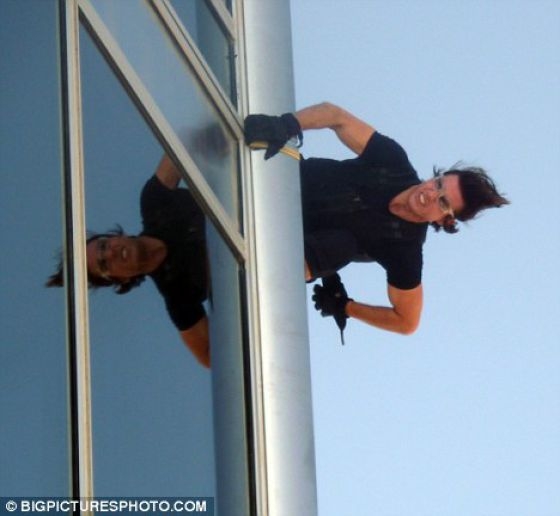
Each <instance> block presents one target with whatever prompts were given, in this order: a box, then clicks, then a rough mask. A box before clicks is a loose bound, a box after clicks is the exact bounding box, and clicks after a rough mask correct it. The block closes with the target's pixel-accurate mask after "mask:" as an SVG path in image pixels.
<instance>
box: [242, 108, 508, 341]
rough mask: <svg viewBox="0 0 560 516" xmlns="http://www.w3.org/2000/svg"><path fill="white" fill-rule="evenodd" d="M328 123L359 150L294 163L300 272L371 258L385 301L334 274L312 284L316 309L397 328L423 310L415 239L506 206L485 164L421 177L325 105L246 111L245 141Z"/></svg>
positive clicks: (399, 153)
mask: <svg viewBox="0 0 560 516" xmlns="http://www.w3.org/2000/svg"><path fill="white" fill-rule="evenodd" d="M326 128H328V129H331V130H333V131H334V132H335V134H336V136H337V137H338V138H339V139H340V141H341V142H342V143H343V144H345V145H346V146H347V147H349V148H350V149H351V150H352V151H353V152H355V153H356V154H357V158H354V159H350V160H345V161H336V160H325V159H307V160H303V161H301V162H300V163H301V164H300V176H301V186H302V208H303V223H304V239H305V261H306V263H305V276H306V279H307V280H314V279H316V278H318V277H327V278H332V275H333V273H335V272H336V271H337V270H339V269H340V268H342V267H343V266H344V265H346V264H347V263H350V262H358V261H368V262H373V261H375V262H377V263H379V264H380V265H381V266H382V267H383V268H384V269H385V270H386V272H387V291H388V297H389V306H371V305H368V304H365V303H360V302H357V301H354V300H353V299H350V298H349V297H348V295H347V294H346V291H345V289H344V287H343V286H342V284H341V283H340V282H338V283H336V282H334V283H333V282H332V281H330V282H329V286H327V285H326V284H324V286H323V287H320V286H316V287H315V296H314V300H315V301H316V308H318V309H319V310H321V312H322V313H323V315H331V316H334V317H335V319H336V320H337V322H339V321H341V320H342V321H343V324H344V323H345V319H346V318H348V317H353V318H356V319H359V320H361V321H363V322H366V323H368V324H371V325H373V326H376V327H378V328H381V329H384V330H388V331H393V332H397V333H402V334H410V333H412V332H414V331H415V330H416V328H417V327H418V324H419V322H420V315H421V312H422V276H421V272H422V246H423V244H424V240H425V235H426V229H427V226H428V224H432V225H433V226H434V227H435V229H436V230H439V229H440V228H443V229H444V230H445V231H446V232H448V233H454V232H456V231H457V229H456V220H461V221H466V220H469V219H471V218H473V217H474V216H475V215H476V214H477V213H478V212H479V211H480V210H482V209H485V208H489V207H499V206H501V205H504V204H508V201H507V199H505V198H504V197H503V196H501V195H500V194H499V193H498V192H497V190H496V187H495V185H494V183H493V181H492V180H491V179H490V178H489V177H488V175H487V174H486V173H485V172H484V170H482V169H480V168H474V167H471V168H455V169H452V170H448V171H446V172H445V173H443V175H441V173H440V172H439V171H438V172H437V173H436V174H435V177H434V178H433V179H430V180H428V181H420V179H419V178H418V175H417V173H416V171H415V170H414V169H413V167H412V166H411V164H410V162H409V160H408V157H407V155H406V153H405V151H404V150H403V149H402V147H401V146H400V145H399V144H397V143H396V142H395V141H393V140H391V139H390V138H387V137H386V136H383V135H382V134H380V133H378V132H377V131H376V130H375V128H374V127H372V126H371V125H369V124H367V123H365V122H363V121H362V120H360V119H358V118H356V117H355V116H354V115H352V114H351V113H348V112H347V111H345V110H344V109H342V108H340V107H338V106H335V105H333V104H330V103H327V102H325V103H322V104H318V105H315V106H311V107H308V108H305V109H302V110H300V111H298V112H296V113H295V114H290V113H286V114H284V115H281V116H279V117H275V116H268V115H249V116H248V117H247V118H246V120H245V140H246V142H247V144H249V145H251V144H254V143H255V142H265V143H266V144H267V151H266V154H265V159H269V158H270V157H272V156H274V155H275V154H276V153H277V152H278V151H279V150H280V149H281V148H282V147H283V146H284V145H285V144H286V142H287V141H288V140H290V139H291V138H293V137H296V138H298V139H299V140H300V143H302V142H303V133H302V131H306V130H311V129H326ZM339 325H340V323H339Z"/></svg>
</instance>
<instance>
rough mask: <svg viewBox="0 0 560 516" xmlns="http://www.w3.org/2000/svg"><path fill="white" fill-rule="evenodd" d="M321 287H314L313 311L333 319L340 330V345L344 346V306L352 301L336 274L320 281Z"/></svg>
mask: <svg viewBox="0 0 560 516" xmlns="http://www.w3.org/2000/svg"><path fill="white" fill-rule="evenodd" d="M322 282H323V286H322V287H321V286H320V285H315V287H314V288H313V292H314V294H313V297H312V298H311V299H312V300H313V301H314V302H315V309H316V310H318V311H320V312H321V315H322V316H323V317H329V316H332V317H334V320H335V322H336V325H337V326H338V327H339V328H340V336H341V339H342V344H344V328H346V320H347V319H348V316H347V315H346V304H347V303H348V301H352V299H350V298H349V297H348V294H347V293H346V289H345V288H344V284H343V283H342V281H340V276H339V275H338V274H333V275H331V276H327V277H326V278H323V280H322Z"/></svg>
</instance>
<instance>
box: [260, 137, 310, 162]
mask: <svg viewBox="0 0 560 516" xmlns="http://www.w3.org/2000/svg"><path fill="white" fill-rule="evenodd" d="M249 148H251V149H267V148H268V143H266V142H261V141H258V142H253V143H251V144H250V145H249ZM280 152H281V153H282V154H285V155H286V156H289V157H290V158H293V159H295V160H297V161H299V160H300V159H301V154H300V153H299V151H298V150H297V149H294V148H293V147H289V146H288V145H284V147H282V148H281V149H280Z"/></svg>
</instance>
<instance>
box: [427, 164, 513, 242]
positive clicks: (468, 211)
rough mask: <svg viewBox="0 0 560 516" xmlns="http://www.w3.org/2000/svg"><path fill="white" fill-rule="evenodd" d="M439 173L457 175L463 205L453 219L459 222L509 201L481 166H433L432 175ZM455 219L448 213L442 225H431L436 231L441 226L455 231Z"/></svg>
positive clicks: (449, 230)
mask: <svg viewBox="0 0 560 516" xmlns="http://www.w3.org/2000/svg"><path fill="white" fill-rule="evenodd" d="M441 175H444V176H449V175H456V176H458V177H459V188H460V189H461V195H462V196H463V201H464V203H465V205H464V207H463V209H462V210H461V211H459V212H457V213H455V219H457V220H460V221H461V222H466V221H467V220H472V219H474V218H475V217H476V215H477V214H478V213H479V212H481V211H482V210H485V209H487V208H500V207H501V206H504V205H505V204H509V201H508V200H507V199H506V198H505V197H504V196H503V195H502V194H500V193H498V190H497V188H496V185H495V183H494V181H492V179H491V178H490V176H489V175H488V174H487V172H486V171H485V170H484V169H483V168H480V167H465V166H461V165H460V163H457V164H455V165H453V167H452V168H450V169H449V170H443V169H440V168H436V167H434V177H439V176H441ZM455 219H453V217H451V216H450V215H449V216H447V217H446V218H445V219H444V221H443V225H441V226H440V225H439V224H437V223H432V226H433V227H434V228H435V230H436V231H439V230H440V229H441V228H443V230H444V231H445V232H446V233H457V231H459V229H458V228H457V224H456V222H455Z"/></svg>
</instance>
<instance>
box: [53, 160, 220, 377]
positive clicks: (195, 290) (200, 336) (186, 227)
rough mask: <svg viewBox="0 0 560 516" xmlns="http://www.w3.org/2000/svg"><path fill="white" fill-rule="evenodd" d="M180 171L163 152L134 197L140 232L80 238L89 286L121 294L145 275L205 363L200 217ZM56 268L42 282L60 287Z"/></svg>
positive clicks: (207, 364) (118, 231) (205, 284)
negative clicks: (137, 198)
mask: <svg viewBox="0 0 560 516" xmlns="http://www.w3.org/2000/svg"><path fill="white" fill-rule="evenodd" d="M180 179H181V175H180V173H179V171H178V170H177V168H176V167H175V165H174V164H173V162H172V161H171V159H169V158H168V157H167V156H164V157H163V158H162V160H161V162H160V163H159V165H158V168H157V170H156V173H155V174H154V175H153V176H152V177H151V178H150V179H149V180H148V181H147V182H146V184H145V185H144V188H143V190H142V194H141V197H140V209H141V214H142V226H143V231H142V232H141V233H140V234H139V235H135V236H129V235H126V234H124V232H123V231H122V229H121V228H120V227H117V229H116V230H114V231H111V232H108V233H104V234H95V235H90V236H89V238H88V239H87V242H86V256H87V269H88V281H89V284H90V287H93V288H96V287H107V286H112V287H113V288H114V290H115V292H116V293H117V294H125V293H127V292H129V291H130V290H131V289H132V288H134V287H137V286H138V285H140V284H141V283H142V281H144V279H145V277H146V276H150V277H151V278H152V280H153V281H154V282H155V284H156V286H157V288H158V290H159V292H160V294H161V295H162V296H163V298H164V300H165V305H166V307H167V311H168V313H169V316H170V317H171V320H172V321H173V323H174V324H175V326H176V327H177V329H178V330H179V334H180V336H181V338H182V340H183V342H184V343H185V344H186V345H187V347H188V348H189V349H190V350H191V351H192V353H193V354H194V356H195V357H196V358H197V360H198V361H199V362H200V363H201V364H202V365H204V366H205V367H210V349H209V340H208V320H207V317H206V313H205V310H204V306H203V302H204V301H205V300H206V298H207V293H208V260H207V254H206V234H205V218H204V214H203V212H202V210H201V209H200V208H199V206H198V205H197V204H196V202H195V200H194V199H193V197H192V195H191V193H190V192H189V190H187V189H185V188H179V181H180ZM62 281H63V275H62V266H61V265H60V266H59V269H58V271H57V272H56V273H55V274H53V275H52V276H51V277H50V278H49V280H48V281H47V286H49V287H53V286H61V285H62Z"/></svg>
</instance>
